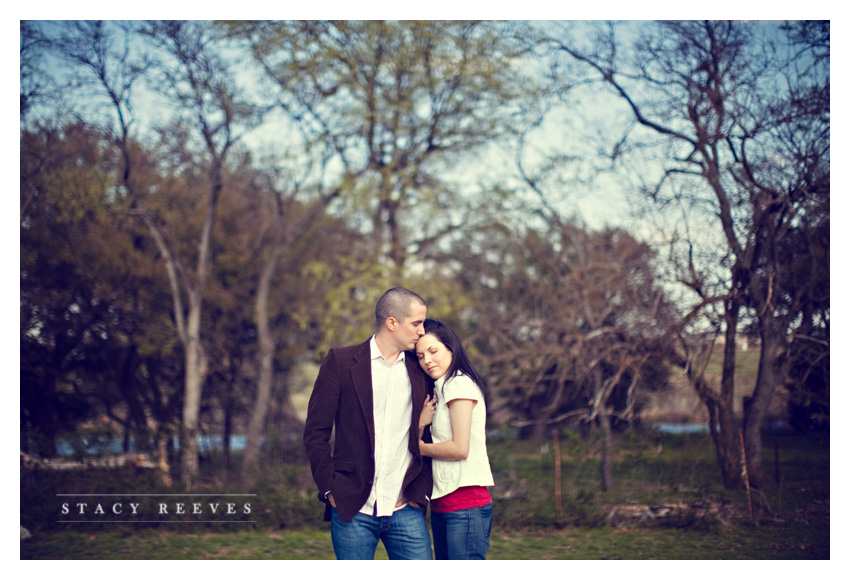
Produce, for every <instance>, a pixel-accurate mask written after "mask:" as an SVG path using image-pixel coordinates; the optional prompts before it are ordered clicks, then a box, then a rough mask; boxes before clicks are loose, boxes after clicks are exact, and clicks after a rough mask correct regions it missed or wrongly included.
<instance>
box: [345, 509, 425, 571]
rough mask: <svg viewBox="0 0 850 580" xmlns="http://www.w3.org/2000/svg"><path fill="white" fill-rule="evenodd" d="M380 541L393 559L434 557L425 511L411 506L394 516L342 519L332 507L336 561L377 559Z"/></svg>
mask: <svg viewBox="0 0 850 580" xmlns="http://www.w3.org/2000/svg"><path fill="white" fill-rule="evenodd" d="M378 540H381V541H382V542H383V543H384V547H385V548H386V549H387V555H388V556H389V558H390V560H431V559H432V557H431V536H430V535H429V534H428V525H427V524H426V523H425V512H424V511H423V510H421V509H417V508H414V507H411V506H409V505H407V506H405V507H403V508H402V509H400V510H397V511H396V512H395V513H393V515H392V516H386V517H378V516H367V515H364V514H357V515H355V516H354V518H352V519H351V520H349V521H347V522H344V523H343V522H342V521H341V520H340V519H339V514H338V513H337V511H336V508H334V509H332V510H331V541H333V546H334V553H335V554H336V559H337V560H374V559H375V548H377V547H378Z"/></svg>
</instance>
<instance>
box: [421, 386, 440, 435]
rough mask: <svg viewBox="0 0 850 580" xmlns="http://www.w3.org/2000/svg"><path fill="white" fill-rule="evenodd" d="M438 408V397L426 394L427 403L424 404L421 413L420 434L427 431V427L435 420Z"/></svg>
mask: <svg viewBox="0 0 850 580" xmlns="http://www.w3.org/2000/svg"><path fill="white" fill-rule="evenodd" d="M436 410H437V397H436V395H435V396H434V398H433V399H432V398H431V396H430V395H425V404H424V405H422V414H421V415H419V436H420V437H422V433H423V432H424V431H425V427H427V426H428V425H430V424H431V422H432V421H433V420H434V413H435V411H436Z"/></svg>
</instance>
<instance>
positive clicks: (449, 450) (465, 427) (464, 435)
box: [419, 399, 477, 461]
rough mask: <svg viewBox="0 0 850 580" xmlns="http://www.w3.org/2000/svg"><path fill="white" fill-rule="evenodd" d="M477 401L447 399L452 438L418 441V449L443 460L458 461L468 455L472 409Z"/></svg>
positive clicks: (427, 455)
mask: <svg viewBox="0 0 850 580" xmlns="http://www.w3.org/2000/svg"><path fill="white" fill-rule="evenodd" d="M476 402H477V401H473V400H472V399H453V400H451V401H449V421H450V422H451V425H452V438H451V440H450V441H443V442H441V443H425V442H424V441H422V440H420V441H419V451H420V452H421V453H422V455H424V456H425V457H431V458H433V459H442V460H443V461H459V460H461V459H466V458H467V457H468V456H469V439H470V435H471V431H472V409H473V408H475V404H476Z"/></svg>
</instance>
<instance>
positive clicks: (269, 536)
mask: <svg viewBox="0 0 850 580" xmlns="http://www.w3.org/2000/svg"><path fill="white" fill-rule="evenodd" d="M488 445H489V449H490V458H491V464H492V467H493V472H494V478H495V480H496V486H495V487H494V488H493V490H492V491H493V497H494V531H493V536H492V538H491V548H490V551H489V553H488V559H492V560H565V559H572V560H599V559H610V560H801V559H805V560H828V559H830V558H831V553H830V489H829V483H830V478H829V473H830V458H829V451H830V445H829V437H828V434H819V435H818V434H810V435H799V434H798V435H794V434H777V435H766V436H765V440H764V450H765V457H764V459H763V461H764V467H765V470H766V472H767V473H768V475H769V476H770V477H771V482H770V485H768V486H766V487H765V488H764V489H763V490H759V491H754V492H753V494H752V496H751V497H752V500H753V501H752V505H753V515H752V518H751V516H750V511H749V503H748V501H747V499H748V498H747V494H746V492H745V491H743V490H734V491H730V490H726V489H724V488H723V487H722V485H721V482H720V476H719V472H718V468H717V465H716V462H715V460H714V455H713V453H714V452H713V448H712V445H711V441H710V438H709V437H708V436H707V435H703V434H690V435H666V434H665V435H661V434H658V433H653V432H647V433H642V434H641V433H627V434H623V435H622V436H621V437H620V438H619V442H618V452H617V454H616V461H615V489H614V490H613V491H610V492H605V493H603V492H602V491H601V490H600V485H599V481H598V473H599V466H598V461H597V456H598V448H597V443H596V442H594V441H593V439H589V440H581V439H579V438H578V437H577V436H575V435H574V434H572V433H570V432H563V433H561V436H560V438H559V443H558V445H559V450H560V454H561V458H562V461H561V470H560V471H561V473H560V480H561V488H560V494H557V493H556V491H557V490H556V489H555V481H556V469H555V465H554V457H555V453H554V449H553V447H554V442H553V441H528V440H515V439H511V438H510V437H509V436H494V437H492V438H491V440H490V441H489V442H488ZM301 453H302V452H301V451H300V450H299V449H298V447H297V446H294V447H293V448H292V449H289V450H288V451H286V452H284V451H281V450H278V452H277V455H276V456H275V463H274V464H272V463H269V465H268V467H267V470H266V472H265V474H264V477H263V478H262V479H261V481H259V482H257V483H256V484H255V485H254V486H253V487H252V488H251V489H250V490H249V489H245V488H244V487H242V484H240V483H239V480H238V478H237V477H236V476H237V475H238V470H237V469H234V470H233V472H234V473H233V474H231V476H230V478H229V480H228V481H229V483H228V482H221V481H220V480H221V473H220V470H216V471H215V474H216V478H218V479H219V481H218V482H215V481H214V480H213V479H212V478H209V480H208V481H207V483H206V486H205V489H204V490H203V491H204V492H207V493H220V494H223V493H224V492H230V493H233V492H236V491H238V492H247V491H250V492H252V493H255V494H256V495H255V496H253V497H252V498H251V502H252V506H251V514H250V515H244V516H243V515H240V514H237V515H234V516H232V517H233V519H234V520H238V521H233V522H232V523H227V524H208V523H207V524H205V523H200V521H196V520H199V519H200V518H203V517H206V516H192V515H191V514H186V515H182V516H179V517H178V516H175V515H173V509H172V508H169V509H171V513H170V514H169V515H168V516H162V517H161V518H160V523H138V522H137V523H131V522H130V521H123V522H116V523H106V522H105V521H104V517H105V516H103V515H96V514H93V513H91V509H92V508H91V506H89V508H88V510H89V511H88V513H87V514H86V515H85V516H78V517H77V518H76V519H85V520H87V521H85V522H80V523H74V524H70V523H67V522H63V517H65V516H63V515H62V514H61V511H60V505H61V503H60V500H62V499H63V498H60V497H59V494H73V493H77V494H80V493H90V494H103V495H107V494H109V495H110V498H109V499H110V500H112V499H114V498H115V497H117V496H119V495H121V494H123V495H125V496H128V497H133V494H147V493H152V492H163V491H165V490H163V489H162V488H157V485H158V484H157V483H156V480H155V477H154V474H153V473H152V470H144V471H135V472H124V471H118V470H114V471H106V470H102V471H97V470H89V471H87V472H73V473H57V472H47V471H38V470H35V471H32V470H24V469H22V470H21V524H22V525H23V526H25V527H26V528H27V529H28V530H30V531H31V532H32V537H31V538H29V539H27V540H23V541H21V546H20V550H21V552H20V557H21V559H22V560H60V559H77V560H111V559H141V560H150V559H156V560H184V559H223V560H243V559H256V560H263V559H286V560H323V559H332V558H333V550H332V547H331V542H330V532H329V529H328V524H326V523H323V522H322V521H321V517H322V507H321V505H320V504H319V503H318V502H317V501H316V499H315V490H314V489H313V484H312V480H311V477H310V473H309V468H308V467H307V465H306V463H305V462H304V458H303V455H302V454H301ZM214 463H215V462H214V461H212V460H211V459H210V458H207V460H206V462H205V464H204V465H206V466H207V468H208V469H212V468H211V467H210V466H212V465H214ZM98 501H101V500H98ZM103 501H104V504H105V505H106V506H107V507H106V511H107V512H108V510H109V508H108V505H109V504H106V502H105V500H103ZM118 501H122V502H124V503H123V505H124V506H125V511H126V505H127V503H128V501H130V500H127V499H126V498H120V497H119V498H118ZM138 501H140V500H138ZM197 501H199V502H200V501H201V500H200V499H198V500H197ZM215 501H218V500H215ZM109 517H110V518H111V519H114V517H113V516H109ZM98 518H100V519H98ZM118 519H120V518H118ZM248 520H250V521H251V522H254V523H245V522H246V521H248ZM376 558H377V559H385V558H386V553H385V552H384V551H383V549H382V548H380V547H379V550H378V553H377V554H376Z"/></svg>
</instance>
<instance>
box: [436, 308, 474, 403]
mask: <svg viewBox="0 0 850 580" xmlns="http://www.w3.org/2000/svg"><path fill="white" fill-rule="evenodd" d="M424 330H425V334H433V335H434V336H436V337H437V340H439V341H440V342H442V343H443V344H444V345H446V348H447V349H449V351H450V352H451V353H452V364H451V365H449V370H448V371H447V372H446V380H447V381H448V380H449V379H451V378H452V377H454V376H456V375H457V374H458V373H461V372H462V373H463V374H465V375H466V376H468V377H469V378H470V379H472V380H473V381H474V382H475V384H476V385H478V388H479V389H481V395H482V396H483V397H484V400H485V402H486V400H487V384H486V383H485V382H484V379H483V378H482V377H481V375H479V374H478V371H477V370H475V367H474V366H473V364H472V362H471V361H470V360H469V357H468V356H466V351H465V350H463V343H461V341H460V338H458V336H457V334H455V331H454V330H452V329H451V328H450V327H449V326H448V325H446V324H444V323H442V322H440V321H439V320H436V319H434V318H426V319H425V325H424Z"/></svg>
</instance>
